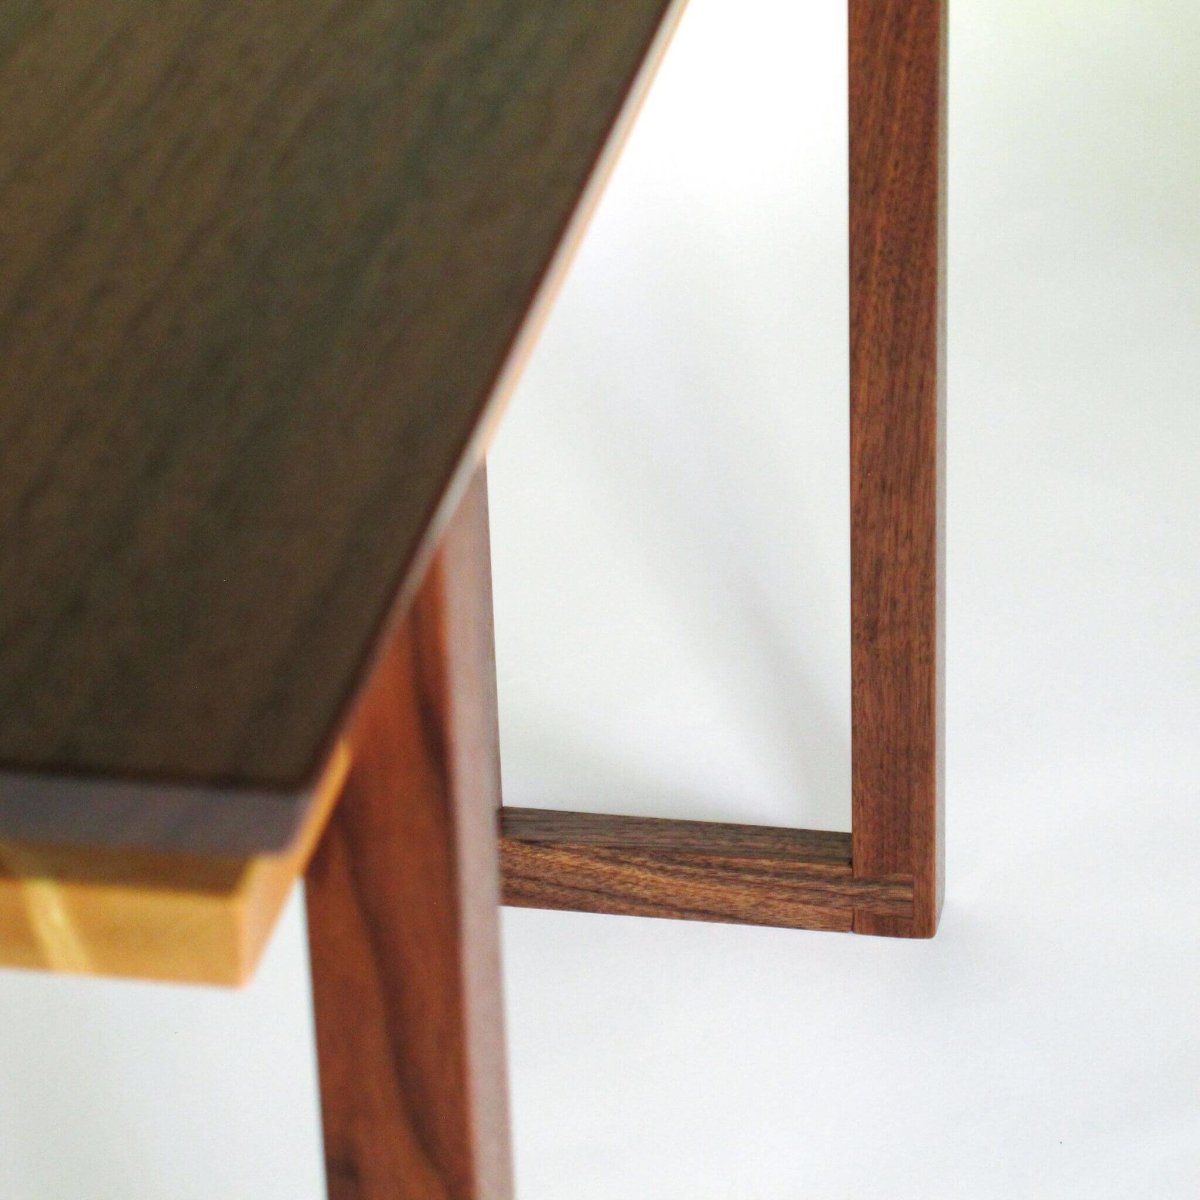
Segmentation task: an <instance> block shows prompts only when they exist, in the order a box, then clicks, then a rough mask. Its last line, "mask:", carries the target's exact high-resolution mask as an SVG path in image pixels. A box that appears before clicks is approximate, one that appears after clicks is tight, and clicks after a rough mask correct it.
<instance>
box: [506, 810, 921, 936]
mask: <svg viewBox="0 0 1200 1200" xmlns="http://www.w3.org/2000/svg"><path fill="white" fill-rule="evenodd" d="M501 818H502V830H503V836H502V839H501V843H500V861H501V869H502V873H503V881H504V882H503V894H504V903H505V904H510V905H515V906H518V907H523V908H560V909H571V910H575V911H579V912H593V913H618V914H627V915H632V916H643V917H673V918H681V919H685V920H696V921H728V922H733V923H738V924H747V925H777V926H785V927H787V928H792V929H826V930H835V931H843V932H845V931H848V930H850V928H851V927H852V924H853V921H854V916H855V911H856V910H862V911H869V912H872V913H877V914H881V915H883V916H886V917H890V918H899V919H901V920H905V919H909V920H911V916H912V898H913V885H912V879H911V877H905V876H900V875H896V876H892V877H888V878H879V879H865V878H861V877H859V876H858V875H856V874H855V872H854V870H853V869H852V867H851V865H850V835H849V834H846V833H825V832H820V831H813V830H805V829H772V828H765V827H759V826H750V825H723V824H718V823H715V822H705V821H667V820H660V819H657V818H652V817H614V816H606V815H598V814H594V813H574V812H557V811H550V810H543V809H526V808H505V809H503V810H502V812H501Z"/></svg>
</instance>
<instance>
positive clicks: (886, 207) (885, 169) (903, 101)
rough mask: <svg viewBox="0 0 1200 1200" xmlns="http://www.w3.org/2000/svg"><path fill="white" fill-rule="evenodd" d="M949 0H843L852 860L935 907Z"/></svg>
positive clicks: (913, 928)
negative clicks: (846, 15) (905, 882)
mask: <svg viewBox="0 0 1200 1200" xmlns="http://www.w3.org/2000/svg"><path fill="white" fill-rule="evenodd" d="M947 2H948V0H850V356H851V363H850V488H851V504H852V510H851V590H852V598H851V607H852V616H851V663H852V683H853V700H852V720H853V737H852V757H853V828H854V835H853V849H854V853H853V857H854V870H855V873H856V874H858V875H862V876H863V877H866V878H871V877H875V876H879V875H890V874H895V873H900V874H911V875H912V876H913V878H914V914H913V917H912V918H911V919H910V920H905V919H902V918H896V917H891V916H884V915H880V914H878V913H874V912H867V911H860V912H859V913H858V915H857V916H856V918H855V925H854V928H855V930H856V931H857V932H862V933H878V934H892V935H896V936H905V935H907V936H917V937H928V936H931V935H932V934H933V933H934V931H935V930H936V928H937V922H938V914H939V911H940V909H941V903H942V886H943V885H942V860H943V853H942V843H943V836H944V835H943V774H944V769H943V726H944V714H943V706H944V695H945V684H944V669H943V657H944V607H945V602H944V586H945V568H944V561H945V533H944V529H945V463H944V455H945V399H944V390H945V291H946V289H945V231H946V217H945V212H946V209H945V199H946V193H945V155H946V41H947V36H946V35H947V29H946V21H947Z"/></svg>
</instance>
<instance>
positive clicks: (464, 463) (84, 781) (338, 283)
mask: <svg viewBox="0 0 1200 1200" xmlns="http://www.w3.org/2000/svg"><path fill="white" fill-rule="evenodd" d="M678 7H679V6H678V5H672V4H671V3H670V2H669V0H623V2H622V3H620V4H597V3H594V2H593V0H470V2H466V0H441V2H439V3H421V2H418V0H364V2H362V3H356V4H353V5H347V4H343V3H340V2H339V0H263V2H261V3H255V4H249V5H247V4H242V3H235V2H234V0H162V2H156V3H150V2H149V0H105V3H102V4H97V3H93V2H92V0H17V2H9V3H4V4H0V114H2V116H0V836H15V837H36V838H39V839H68V840H72V841H75V842H89V841H109V842H129V843H141V844H143V845H148V846H165V847H180V848H188V849H199V850H204V851H210V852H218V851H220V852H229V853H250V852H254V851H258V850H264V849H270V848H274V847H278V846H279V845H281V844H283V843H284V842H285V841H286V840H287V838H288V836H289V834H290V832H291V831H292V830H293V829H294V827H295V825H296V822H297V821H298V819H299V816H300V814H301V812H302V809H303V806H304V804H305V802H306V799H307V796H308V794H309V791H310V789H311V788H312V786H313V784H314V781H315V779H316V777H317V773H318V771H319V769H320V767H321V764H322V762H323V761H324V759H325V757H326V755H327V754H328V752H329V750H330V747H331V745H332V741H333V738H334V737H335V735H336V733H337V730H338V729H339V727H340V725H341V723H342V720H343V717H344V714H345V713H346V712H347V711H348V709H349V706H350V703H351V701H352V699H353V697H354V695H355V694H356V691H357V690H358V689H359V688H360V687H361V686H362V685H363V683H364V681H365V679H366V677H367V673H368V666H369V664H370V662H371V660H372V656H373V655H374V654H375V653H376V652H377V649H378V647H379V646H380V645H381V644H382V641H383V631H384V629H385V627H386V624H387V621H388V619H389V614H392V615H393V616H394V614H395V613H396V612H397V611H398V610H399V608H400V607H402V606H403V603H404V601H405V599H406V592H405V587H406V582H407V584H408V585H411V580H412V579H413V578H414V577H415V568H416V566H417V565H418V564H419V561H420V559H421V556H422V554H423V553H425V552H427V548H428V546H429V545H431V544H432V538H433V537H434V534H435V532H436V529H437V526H438V514H439V511H442V510H443V509H444V506H445V505H446V504H447V503H449V501H448V500H447V496H448V495H450V494H451V493H452V492H453V491H454V488H455V486H456V485H455V480H456V478H457V479H459V480H465V478H466V474H465V473H466V472H469V470H470V469H471V465H470V462H471V458H472V455H473V453H474V452H475V450H477V449H478V441H479V437H480V430H481V427H482V425H483V423H484V422H485V421H486V420H488V419H490V417H489V414H488V403H489V400H490V399H491V398H493V396H494V394H495V392H496V390H497V384H498V382H503V372H504V369H505V364H506V362H508V361H509V360H510V357H511V354H512V351H513V348H514V345H515V344H517V341H518V335H519V332H520V331H521V329H522V326H523V323H524V321H525V318H526V315H527V313H528V312H529V310H530V307H531V305H532V304H533V302H534V300H535V297H536V295H537V294H538V289H539V287H540V286H541V285H542V284H543V282H544V280H545V278H546V276H547V272H548V270H549V268H550V267H551V264H552V262H553V260H554V255H555V251H556V248H557V247H558V246H559V243H560V241H561V240H562V238H563V235H564V232H565V231H566V230H567V228H568V225H569V222H570V219H571V217H572V213H573V211H574V210H575V209H576V206H577V204H578V202H579V201H580V197H581V195H582V194H584V191H585V185H586V184H587V181H588V179H589V176H590V175H591V173H592V171H593V168H594V167H595V165H596V163H597V159H598V156H599V155H600V154H601V151H602V149H603V147H604V145H605V143H606V140H607V139H608V137H609V135H610V132H611V130H612V129H613V127H614V122H615V121H616V120H617V118H618V115H619V113H620V112H621V110H622V106H623V103H624V102H625V98H626V96H627V94H629V93H630V91H631V88H632V87H633V85H634V83H635V80H636V79H637V77H638V74H639V70H640V69H641V67H642V64H643V60H644V59H646V58H647V57H648V55H649V52H650V51H651V49H652V47H654V46H656V45H658V44H660V43H661V40H662V39H661V37H660V33H661V29H662V28H663V27H664V24H665V23H664V15H665V14H667V12H668V10H670V9H672V8H676V9H677V8H678ZM656 39H657V40H656ZM649 56H650V57H652V55H649ZM493 415H494V414H493ZM456 473H457V475H456Z"/></svg>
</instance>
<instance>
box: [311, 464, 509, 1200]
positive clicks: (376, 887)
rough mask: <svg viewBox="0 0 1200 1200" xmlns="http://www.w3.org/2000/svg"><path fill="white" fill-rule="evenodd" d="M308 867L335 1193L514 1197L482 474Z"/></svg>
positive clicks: (379, 673) (363, 719)
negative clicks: (502, 984)
mask: <svg viewBox="0 0 1200 1200" xmlns="http://www.w3.org/2000/svg"><path fill="white" fill-rule="evenodd" d="M350 736H351V739H352V741H353V743H354V747H355V754H354V764H353V767H352V768H351V773H350V777H349V780H348V782H347V785H346V788H345V791H344V793H343V797H342V800H341V802H340V804H339V805H338V807H337V810H336V811H335V813H334V816H333V818H332V820H331V821H330V824H329V827H328V829H327V831H326V834H325V837H324V839H323V841H322V842H321V845H320V847H319V849H318V851H317V854H316V855H315V857H314V858H313V861H312V864H311V866H310V868H309V872H308V925H309V941H310V946H311V953H312V973H313V999H314V1006H315V1015H316V1036H317V1058H318V1064H319V1068H320V1080H321V1105H322V1110H323V1117H324V1129H325V1154H326V1169H327V1175H328V1181H329V1196H330V1198H331V1200H396V1198H397V1197H405V1198H411V1200H505V1198H506V1197H509V1196H510V1195H511V1188H512V1182H511V1165H510V1160H509V1146H508V1122H507V1092H506V1082H505V1071H504V1047H503V1032H502V1024H503V1022H502V1011H501V1000H500V985H499V978H500V954H499V928H498V922H499V912H498V904H499V874H498V865H497V850H496V810H497V808H498V807H499V803H500V774H499V751H498V731H497V725H496V692H495V667H494V660H493V653H492V625H491V589H490V564H489V558H488V546H487V512H486V492H485V490H484V483H483V479H482V472H481V473H480V477H479V478H478V479H477V481H476V482H475V483H474V484H473V485H472V487H471V489H470V490H469V491H468V493H467V495H466V497H465V498H464V500H463V502H462V505H461V507H460V509H459V511H458V514H457V516H456V517H455V519H454V521H453V523H452V524H451V526H450V528H449V530H448V532H447V534H446V538H445V540H444V542H443V543H442V546H441V548H440V549H439V551H438V553H437V555H436V556H435V558H434V560H433V562H432V564H431V566H430V567H429V570H428V573H427V575H426V577H425V580H424V583H423V584H422V587H421V591H420V593H419V595H418V597H417V599H416V602H415V604H414V605H413V607H412V609H411V611H410V613H409V615H408V617H407V620H406V622H405V624H404V625H403V627H402V628H401V630H400V631H399V632H398V634H397V635H396V636H395V638H394V639H393V640H392V642H391V644H390V645H389V647H388V650H387V652H386V654H385V656H384V658H383V659H382V660H381V662H380V663H379V665H378V667H377V668H376V671H375V674H374V675H373V677H372V681H371V684H370V687H369V690H368V692H367V693H366V695H365V697H364V700H363V702H362V704H361V705H360V708H359V710H358V712H357V713H356V715H355V717H354V720H353V722H352V728H351V735H350Z"/></svg>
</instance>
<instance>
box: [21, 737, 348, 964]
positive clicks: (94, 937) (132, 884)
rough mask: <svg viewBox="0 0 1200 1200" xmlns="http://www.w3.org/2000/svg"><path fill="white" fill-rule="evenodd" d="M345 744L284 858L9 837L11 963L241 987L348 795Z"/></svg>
mask: <svg viewBox="0 0 1200 1200" xmlns="http://www.w3.org/2000/svg"><path fill="white" fill-rule="evenodd" d="M350 759H351V752H350V748H349V745H348V744H347V743H346V742H345V741H343V742H341V743H339V744H338V746H337V747H336V749H335V750H334V753H333V755H332V756H331V758H330V762H329V765H328V767H327V768H326V771H325V773H324V777H323V779H322V783H321V786H320V788H319V789H318V793H317V797H316V799H315V801H314V802H313V805H312V807H311V809H310V811H309V813H308V814H307V816H306V817H305V820H304V824H303V826H302V828H301V831H300V834H299V836H298V837H297V838H296V839H295V841H294V842H293V844H292V846H291V847H290V848H289V849H287V850H285V851H284V852H283V853H281V854H269V855H262V856H260V857H256V858H243V859H236V858H207V857H200V856H198V855H196V856H194V855H184V854H166V853H162V852H160V851H147V850H135V849H119V850H118V849H103V848H97V847H94V846H93V847H86V848H76V847H71V846H48V845H43V846H39V845H32V844H25V843H18V842H11V841H9V842H0V966H5V967H25V968H35V969H41V970H52V971H66V972H73V973H77V974H88V975H118V976H125V977H132V978H138V979H153V980H165V981H171V982H177V983H211V984H225V985H232V984H241V983H244V982H245V981H246V980H247V979H249V977H250V975H251V974H252V973H253V971H254V968H255V966H256V965H257V963H258V960H259V958H260V957H261V955H262V952H263V950H264V949H265V947H266V944H267V942H268V940H269V939H270V935H271V931H272V929H273V928H274V926H275V922H276V920H277V918H278V916H279V913H280V911H281V909H282V908H283V904H284V901H285V900H286V899H287V897H288V893H289V892H290V890H291V887H292V884H293V883H294V882H295V881H296V879H297V877H298V876H299V875H300V874H301V873H302V872H303V870H304V868H305V867H306V866H307V864H308V860H309V859H310V858H311V856H312V853H313V850H314V848H315V847H316V844H317V841H318V839H319V837H320V835H321V833H322V831H323V830H324V828H325V825H326V823H327V821H328V819H329V814H330V813H331V812H332V810H333V806H334V802H335V800H336V799H337V797H338V795H339V794H340V792H341V789H342V784H343V782H344V781H345V778H346V774H347V770H348V768H349V764H350Z"/></svg>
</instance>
